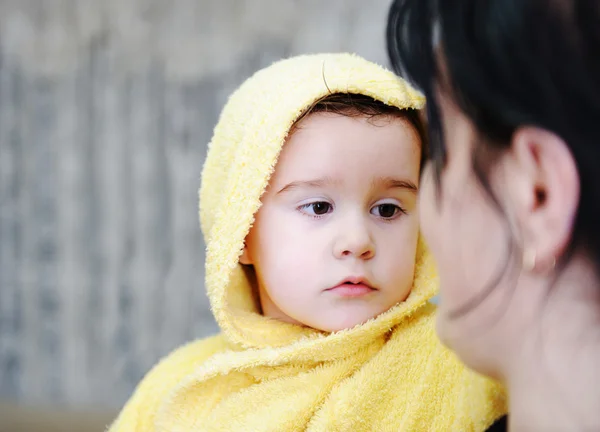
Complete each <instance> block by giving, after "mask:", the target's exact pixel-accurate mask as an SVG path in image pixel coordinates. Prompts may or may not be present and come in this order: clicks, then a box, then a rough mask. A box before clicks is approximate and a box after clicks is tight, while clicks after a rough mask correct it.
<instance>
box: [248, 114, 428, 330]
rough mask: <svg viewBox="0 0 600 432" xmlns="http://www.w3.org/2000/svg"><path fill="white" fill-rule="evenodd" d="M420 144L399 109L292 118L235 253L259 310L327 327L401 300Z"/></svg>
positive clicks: (411, 244) (413, 227)
mask: <svg viewBox="0 0 600 432" xmlns="http://www.w3.org/2000/svg"><path fill="white" fill-rule="evenodd" d="M420 145H421V144H420V139H419V137H418V135H417V133H416V131H415V130H414V128H413V127H411V126H410V124H409V123H408V122H407V121H406V120H404V119H401V118H382V119H376V120H368V119H366V118H362V117H353V118H350V117H344V116H340V115H336V114H327V113H315V114H311V115H309V116H308V117H306V118H305V119H303V120H302V121H301V122H300V124H299V128H297V129H295V131H294V132H293V134H292V135H291V137H290V138H289V139H288V141H287V142H286V144H285V146H284V148H283V150H282V153H281V156H280V158H279V161H278V163H277V166H276V169H275V173H274V174H273V176H272V178H271V181H270V184H269V187H268V188H267V191H266V192H265V194H264V195H263V197H262V207H261V208H260V210H259V211H258V213H257V215H256V221H255V223H254V226H253V227H252V229H251V231H250V233H249V234H248V237H247V238H246V248H245V249H244V252H243V255H242V257H241V259H240V261H241V262H242V263H244V264H253V265H254V268H255V271H256V276H257V280H258V285H259V293H260V298H261V304H262V307H263V314H264V315H265V316H270V317H273V318H277V319H280V320H283V321H287V322H291V323H298V324H302V325H306V326H309V327H313V328H316V329H319V330H324V331H336V330H341V329H346V328H351V327H353V326H355V325H357V324H360V323H363V322H365V321H367V320H368V319H370V318H373V317H375V316H377V315H379V314H380V313H382V312H385V311H386V310H388V309H390V308H391V307H392V306H394V305H395V304H396V303H398V302H401V301H403V300H404V299H406V297H407V296H408V294H409V292H410V290H411V287H412V281H413V274H414V264H415V254H416V248H417V239H418V232H419V226H418V215H417V193H416V192H417V191H416V187H417V185H418V184H419V164H420V154H421V150H420ZM344 282H349V283H346V284H345V283H344Z"/></svg>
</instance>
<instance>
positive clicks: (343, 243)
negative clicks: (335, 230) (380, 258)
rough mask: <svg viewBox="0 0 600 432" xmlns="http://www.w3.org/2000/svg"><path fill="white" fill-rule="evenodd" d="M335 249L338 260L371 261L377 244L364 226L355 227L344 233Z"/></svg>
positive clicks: (334, 252) (336, 243)
mask: <svg viewBox="0 0 600 432" xmlns="http://www.w3.org/2000/svg"><path fill="white" fill-rule="evenodd" d="M333 249H334V250H333V254H334V256H335V257H336V258H337V259H343V258H350V257H354V258H358V259H362V260H369V259H371V258H373V257H374V256H375V244H374V242H373V240H372V238H371V236H370V234H369V232H368V230H367V229H366V227H364V226H362V227H359V226H355V227H352V228H348V229H347V230H345V231H344V232H342V233H341V234H340V236H339V237H338V239H337V241H336V242H335V245H334V248H333Z"/></svg>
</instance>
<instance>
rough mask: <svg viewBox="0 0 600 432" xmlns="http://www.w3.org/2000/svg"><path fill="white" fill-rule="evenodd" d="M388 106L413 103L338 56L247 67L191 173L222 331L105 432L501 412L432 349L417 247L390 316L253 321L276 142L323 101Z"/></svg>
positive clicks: (410, 93)
mask: <svg viewBox="0 0 600 432" xmlns="http://www.w3.org/2000/svg"><path fill="white" fill-rule="evenodd" d="M337 92H343V93H359V94H364V95H369V96H372V97H373V98H375V99H378V100H381V101H383V102H384V103H386V104H390V105H395V106H398V107H400V108H403V109H404V108H421V107H422V106H423V104H424V100H423V97H422V96H421V95H420V94H419V93H418V92H416V91H415V90H413V89H412V88H411V87H410V86H408V85H407V84H406V83H405V82H404V81H402V80H400V79H399V78H397V77H396V76H395V75H393V74H392V73H391V72H388V71H386V70H384V69H383V68H381V67H379V66H377V65H375V64H372V63H370V62H367V61H366V60H363V59H361V58H359V57H357V56H354V55H350V54H321V55H309V56H301V57H296V58H292V59H287V60H283V61H280V62H277V63H275V64H273V65H272V66H270V67H269V68H267V69H264V70H262V71H260V72H258V73H256V74H255V75H254V76H253V77H251V78H250V79H249V80H247V81H246V82H245V83H244V84H243V85H242V86H241V87H240V88H239V89H238V91H236V92H235V93H234V94H233V95H232V97H231V98H230V100H229V101H228V103H227V105H226V107H225V108H224V111H223V113H222V115H221V118H220V120H219V123H218V125H217V126H216V128H215V131H214V136H213V139H212V141H211V143H210V145H209V152H208V156H207V160H206V164H205V167H204V171H203V174H202V187H201V189H200V218H201V223H202V229H203V233H204V236H205V239H206V243H207V257H206V287H207V290H208V295H209V298H210V302H211V306H212V310H213V313H214V315H215V317H216V320H217V322H218V323H219V325H220V327H221V329H222V333H221V334H220V335H218V336H216V337H214V338H210V339H207V340H204V341H199V342H194V343H192V344H190V345H187V346H185V347H183V348H181V349H180V350H178V351H176V352H175V353H173V354H171V355H170V356H169V357H168V358H167V359H165V360H164V361H163V362H161V363H160V364H159V365H158V366H156V367H155V368H154V370H153V371H152V372H151V373H150V374H149V375H148V376H147V377H146V379H145V380H144V381H143V382H142V383H141V384H140V386H139V387H138V389H137V391H136V393H135V394H134V396H133V397H132V399H131V400H130V402H129V403H128V404H127V406H126V407H125V409H124V410H123V412H122V413H121V415H120V417H119V418H118V419H117V421H116V422H115V424H114V425H113V427H112V428H111V431H114V432H117V431H136V432H142V431H143V432H150V431H152V432H159V431H160V432H167V431H168V432H183V431H214V432H216V431H265V432H266V431H273V432H285V431H304V430H307V431H322V432H325V431H327V432H329V431H352V432H360V431H369V432H371V431H399V430H401V431H421V430H423V431H444V432H446V431H461V432H462V431H484V430H485V429H486V428H487V427H488V426H489V425H491V424H492V423H493V422H494V420H495V419H497V418H498V417H500V416H501V415H502V414H504V413H505V399H504V394H503V392H502V390H501V389H500V388H499V387H498V386H497V385H496V384H495V383H493V382H491V381H488V380H487V379H485V378H483V377H480V376H478V375H477V374H475V373H473V372H470V371H468V370H467V369H466V368H465V367H464V366H462V365H461V363H460V362H459V361H458V360H457V359H456V358H455V357H454V356H453V354H452V353H450V352H449V351H448V350H446V349H445V348H443V347H442V346H441V345H440V343H439V342H438V340H437V338H436V335H435V329H434V310H435V307H434V306H433V305H432V304H430V303H429V302H428V300H429V299H430V298H431V297H432V296H433V295H434V294H435V292H436V285H437V279H436V273H435V268H434V266H433V263H432V261H431V258H430V257H429V255H428V254H427V252H426V249H425V247H424V246H423V244H420V245H419V251H418V254H417V256H418V257H417V263H416V276H415V281H414V287H413V290H412V292H411V294H410V295H409V297H408V299H407V300H406V301H404V302H402V303H401V304H398V305H397V306H395V307H393V308H392V309H391V310H389V311H387V312H385V313H383V314H382V315H380V316H378V317H376V318H374V319H372V320H370V321H369V322H367V323H365V324H362V325H359V326H356V327H355V328H352V329H348V330H344V331H341V332H337V333H332V334H326V333H323V332H320V331H317V330H313V329H308V328H303V327H300V326H296V325H292V324H287V323H283V322H280V321H276V320H273V319H269V318H266V317H263V316H262V315H260V313H259V310H258V307H257V305H258V303H257V299H256V294H255V289H254V287H253V281H252V275H251V274H250V273H249V272H248V270H247V269H244V268H243V266H242V265H240V264H239V262H238V259H239V256H240V253H241V251H242V248H243V245H244V239H245V237H246V235H247V233H248V231H249V229H250V226H251V224H252V222H253V217H254V215H255V213H256V211H257V210H258V208H259V206H260V197H261V195H262V193H263V192H264V190H265V187H266V186H267V183H268V181H269V177H270V174H271V173H272V171H273V169H274V167H275V164H276V161H277V157H278V155H279V152H280V150H281V148H282V146H283V144H284V141H285V138H286V136H287V134H288V131H289V130H290V127H291V126H292V125H293V123H294V121H295V120H296V119H297V118H298V116H299V115H300V114H301V113H302V112H303V111H304V110H305V109H306V108H307V107H308V106H310V105H311V104H312V103H313V102H314V101H316V100H318V99H320V98H321V97H323V96H326V95H327V94H328V93H337Z"/></svg>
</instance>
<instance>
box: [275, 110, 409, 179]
mask: <svg viewBox="0 0 600 432" xmlns="http://www.w3.org/2000/svg"><path fill="white" fill-rule="evenodd" d="M298 126H299V127H298V128H297V129H296V130H294V131H293V133H291V134H290V135H289V136H288V138H287V140H286V142H285V143H284V145H283V148H282V151H281V154H280V156H279V160H278V162H277V164H276V166H275V172H274V174H273V181H276V180H277V179H280V178H287V177H294V176H296V177H297V176H302V175H304V174H306V175H310V174H311V173H313V174H314V175H317V174H319V175H320V174H322V173H326V172H341V173H344V171H345V170H346V168H347V169H349V170H354V171H356V170H360V171H365V170H367V169H380V170H382V171H386V172H387V175H390V176H391V175H393V174H394V173H396V172H398V171H401V170H405V171H406V170H408V171H410V172H411V173H412V172H413V171H414V172H416V173H417V174H418V171H419V164H420V140H419V137H418V134H417V133H416V132H415V131H414V130H413V128H412V127H411V125H410V124H409V123H408V122H406V121H405V120H404V119H402V118H401V117H386V118H368V117H364V116H354V117H348V116H342V115H339V114H331V113H314V114H311V115H309V116H307V117H305V118H304V119H302V121H301V123H300V124H299V125H298ZM369 164H372V165H373V166H368V165H369ZM411 165H415V166H416V168H414V169H413V168H412V167H411Z"/></svg>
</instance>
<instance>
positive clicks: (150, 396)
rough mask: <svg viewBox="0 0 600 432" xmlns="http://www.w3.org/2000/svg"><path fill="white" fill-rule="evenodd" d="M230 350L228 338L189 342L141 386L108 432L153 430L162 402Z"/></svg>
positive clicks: (150, 373)
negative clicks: (210, 360)
mask: <svg viewBox="0 0 600 432" xmlns="http://www.w3.org/2000/svg"><path fill="white" fill-rule="evenodd" d="M227 349H228V346H227V343H226V341H225V338H223V337H222V336H221V335H217V336H212V337H209V338H206V339H202V340H197V341H194V342H190V343H188V344H186V345H183V346H181V347H179V348H177V349H176V350H175V351H173V352H172V353H170V354H169V355H167V356H166V357H165V358H163V359H162V360H161V361H160V362H159V363H157V364H156V365H155V366H154V367H153V368H152V369H151V370H150V372H148V374H147V375H146V376H145V377H144V379H142V381H141V382H140V383H139V384H138V386H137V388H136V390H135V391H134V393H133V395H132V396H131V398H130V399H129V401H128V402H127V404H126V405H125V407H124V408H123V410H122V411H121V413H120V414H119V417H118V418H117V419H116V421H115V422H114V423H113V425H112V426H111V427H110V429H109V432H118V431H127V432H147V431H152V430H154V415H155V413H156V411H157V410H158V406H159V403H160V401H162V400H163V398H164V397H165V396H167V394H168V393H169V392H171V391H172V390H173V389H174V388H175V387H176V386H177V385H178V383H179V382H180V381H181V380H182V379H183V378H184V377H185V376H186V375H188V374H189V373H191V372H192V371H193V370H194V369H195V368H197V367H198V366H199V365H200V364H201V363H203V362H204V361H205V360H206V359H208V358H209V357H210V356H212V355H213V354H216V353H218V352H221V351H225V350H227Z"/></svg>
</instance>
